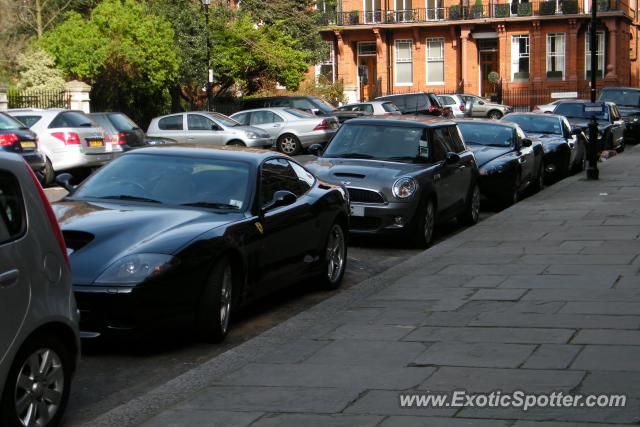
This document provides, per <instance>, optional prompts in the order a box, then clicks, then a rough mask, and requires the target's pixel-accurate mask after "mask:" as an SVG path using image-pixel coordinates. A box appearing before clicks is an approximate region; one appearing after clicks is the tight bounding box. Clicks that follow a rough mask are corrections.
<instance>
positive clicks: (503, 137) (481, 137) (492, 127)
mask: <svg viewBox="0 0 640 427" xmlns="http://www.w3.org/2000/svg"><path fill="white" fill-rule="evenodd" d="M458 128H459V129H460V132H462V136H463V137H464V142H465V144H467V145H469V144H473V145H486V146H490V147H491V146H492V147H509V146H511V145H512V144H513V129H512V128H511V127H510V126H506V125H503V124H498V123H487V122H476V121H471V120H469V121H460V122H458Z"/></svg>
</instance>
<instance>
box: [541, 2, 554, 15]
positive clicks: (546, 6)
mask: <svg viewBox="0 0 640 427" xmlns="http://www.w3.org/2000/svg"><path fill="white" fill-rule="evenodd" d="M555 13H556V2H555V1H554V0H551V1H543V2H540V15H555Z"/></svg>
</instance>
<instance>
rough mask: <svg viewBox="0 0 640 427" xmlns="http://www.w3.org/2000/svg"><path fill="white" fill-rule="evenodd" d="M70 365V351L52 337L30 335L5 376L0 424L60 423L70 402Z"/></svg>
mask: <svg viewBox="0 0 640 427" xmlns="http://www.w3.org/2000/svg"><path fill="white" fill-rule="evenodd" d="M73 365H74V358H73V354H72V352H71V351H70V350H69V349H68V348H67V347H66V346H65V345H64V343H62V342H61V341H60V340H57V339H55V338H54V336H49V335H36V336H35V337H33V338H31V339H30V340H29V341H28V342H27V343H26V345H25V346H24V347H23V348H22V349H20V351H19V352H18V354H17V356H16V358H15V360H14V362H13V365H12V366H11V369H10V371H9V375H8V376H7V380H6V383H5V387H4V391H3V393H2V402H0V425H2V426H6V427H23V426H31V425H34V426H42V427H54V426H57V425H59V424H60V420H61V419H62V416H63V414H64V410H65V408H66V406H67V402H68V401H69V391H70V388H71V376H72V373H73V370H74V366H73Z"/></svg>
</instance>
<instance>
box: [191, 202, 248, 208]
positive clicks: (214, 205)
mask: <svg viewBox="0 0 640 427" xmlns="http://www.w3.org/2000/svg"><path fill="white" fill-rule="evenodd" d="M180 206H191V207H195V208H211V209H233V210H238V209H240V208H239V207H238V206H235V205H230V204H228V203H213V202H193V203H182V204H181V205H180Z"/></svg>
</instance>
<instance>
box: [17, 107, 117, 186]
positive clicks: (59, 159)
mask: <svg viewBox="0 0 640 427" xmlns="http://www.w3.org/2000/svg"><path fill="white" fill-rule="evenodd" d="M8 113H9V115H11V116H13V117H15V118H16V119H18V120H20V121H21V122H22V123H24V124H25V125H27V126H29V128H30V129H31V130H32V131H34V132H35V133H36V134H37V135H38V139H39V142H38V146H39V148H40V151H41V152H42V154H44V155H45V157H46V162H45V170H44V173H43V175H44V176H43V178H42V182H43V183H44V185H48V184H51V183H52V182H53V181H54V178H55V175H56V174H57V173H59V172H62V171H68V170H71V169H78V168H92V167H97V166H102V165H103V164H105V163H107V162H109V161H110V160H111V159H112V158H113V152H112V151H113V148H112V145H111V141H105V140H104V132H103V130H102V129H101V128H100V127H99V126H98V125H97V124H95V123H94V122H93V121H92V120H91V119H90V118H89V117H88V116H87V115H86V114H84V113H83V112H82V111H73V110H59V109H51V110H41V109H21V110H9V111H8Z"/></svg>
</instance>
